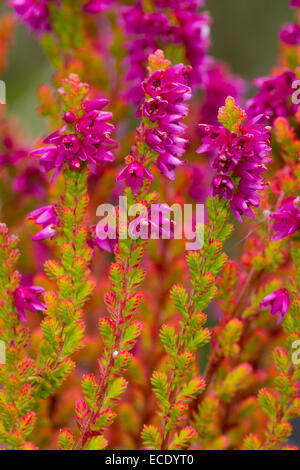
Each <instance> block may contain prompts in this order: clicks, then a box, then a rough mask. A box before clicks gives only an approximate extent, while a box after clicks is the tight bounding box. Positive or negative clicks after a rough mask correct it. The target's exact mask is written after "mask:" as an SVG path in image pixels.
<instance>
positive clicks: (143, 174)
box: [116, 162, 154, 196]
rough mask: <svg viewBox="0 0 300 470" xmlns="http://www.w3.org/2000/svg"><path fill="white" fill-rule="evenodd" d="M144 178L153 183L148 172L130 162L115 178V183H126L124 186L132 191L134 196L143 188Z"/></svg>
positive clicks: (138, 164)
mask: <svg viewBox="0 0 300 470" xmlns="http://www.w3.org/2000/svg"><path fill="white" fill-rule="evenodd" d="M144 178H146V179H147V180H149V181H153V179H154V178H153V176H152V174H151V173H150V171H149V170H148V169H147V168H146V167H145V166H143V165H141V163H139V162H132V163H130V164H129V165H127V166H126V167H125V168H124V169H123V170H122V171H121V172H120V173H119V174H118V176H117V178H116V181H117V182H119V181H126V185H127V186H129V188H131V189H132V192H133V194H134V195H135V196H136V195H137V193H138V192H139V190H140V189H141V188H142V187H143V186H144Z"/></svg>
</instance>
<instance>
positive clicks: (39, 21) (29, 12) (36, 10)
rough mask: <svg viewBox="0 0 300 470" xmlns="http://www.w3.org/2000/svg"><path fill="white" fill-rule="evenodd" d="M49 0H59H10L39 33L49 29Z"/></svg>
mask: <svg viewBox="0 0 300 470" xmlns="http://www.w3.org/2000/svg"><path fill="white" fill-rule="evenodd" d="M49 1H50V2H51V1H56V2H57V1H59V0H10V2H9V5H10V6H11V7H13V8H14V9H15V12H16V14H17V15H18V16H19V17H20V18H21V19H22V21H23V22H24V23H26V24H27V25H28V26H29V27H30V29H31V30H33V31H36V32H38V33H44V32H46V31H49V30H50V29H51V28H50V23H49V7H48V3H49Z"/></svg>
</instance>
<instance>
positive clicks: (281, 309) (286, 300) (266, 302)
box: [259, 289, 290, 323]
mask: <svg viewBox="0 0 300 470" xmlns="http://www.w3.org/2000/svg"><path fill="white" fill-rule="evenodd" d="M289 305H290V297H289V292H288V290H287V289H279V290H276V291H275V292H272V293H271V294H269V295H267V296H266V297H265V298H264V299H263V301H262V302H261V303H260V305H259V308H260V309H261V310H263V309H265V308H270V309H271V315H273V316H275V315H277V323H281V322H282V320H283V318H284V316H285V314H286V313H287V311H288V309H289Z"/></svg>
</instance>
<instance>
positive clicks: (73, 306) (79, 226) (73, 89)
mask: <svg viewBox="0 0 300 470" xmlns="http://www.w3.org/2000/svg"><path fill="white" fill-rule="evenodd" d="M86 93H87V86H86V85H84V84H81V83H80V82H79V80H78V77H76V76H74V75H71V76H70V78H69V79H66V80H64V81H63V89H62V90H61V96H62V99H63V102H64V105H65V109H64V112H65V114H64V119H65V120H68V121H71V122H73V124H74V123H75V121H76V125H77V124H78V125H80V126H82V130H83V131H85V130H86V129H87V128H88V131H87V134H88V135H90V132H94V126H97V122H96V121H97V116H98V111H97V106H98V105H97V103H98V101H97V102H96V104H95V102H92V104H91V102H90V101H87V100H86ZM101 105H102V103H101ZM90 106H91V107H90ZM78 109H84V111H83V112H82V117H83V120H82V121H80V119H79V120H76V119H73V116H75V113H76V110H78ZM95 109H96V116H95V115H94V113H93V111H94V110H95ZM90 111H91V113H92V115H93V116H92V119H91V120H90V121H89V119H88V118H87V115H86V114H88V113H89V112H90ZM94 118H95V119H94ZM100 126H101V124H100ZM97 132H98V131H97ZM56 134H57V135H58V133H56ZM57 138H58V139H60V137H57ZM61 164H62V162H61ZM63 176H64V190H63V193H62V194H61V197H60V200H59V202H58V204H55V205H50V206H46V207H43V208H40V209H37V210H36V211H34V212H33V213H31V214H30V216H29V217H30V218H32V219H33V220H34V221H35V223H36V224H41V225H42V227H43V230H42V231H41V232H39V233H38V234H37V235H36V236H35V237H34V238H35V239H37V240H42V239H44V238H45V237H47V236H51V237H53V236H54V235H56V237H55V243H56V247H57V250H58V258H57V261H56V260H49V261H47V262H46V263H45V271H46V274H47V276H48V277H49V279H50V280H51V281H53V291H52V290H51V291H49V292H47V293H46V295H45V301H46V304H47V314H46V318H45V319H44V320H43V322H42V325H41V329H42V333H43V339H42V342H41V346H40V353H39V356H38V359H37V370H36V376H37V377H38V383H37V385H36V387H37V391H36V393H37V395H38V396H39V397H42V398H46V397H47V396H48V395H49V394H50V393H52V392H53V391H55V390H56V389H57V388H58V387H59V386H60V385H61V384H62V382H63V381H64V380H65V378H66V377H67V376H68V375H69V374H70V373H71V372H72V370H73V368H74V366H75V364H74V362H73V361H72V360H71V357H72V355H73V354H74V352H76V351H78V350H80V349H81V348H82V347H83V344H82V338H83V332H84V323H83V310H82V307H83V306H84V304H85V302H86V301H87V299H88V298H89V296H90V295H91V293H92V291H93V289H94V282H93V280H92V279H91V276H90V271H89V265H90V263H91V260H92V257H93V249H92V248H91V247H90V246H89V244H88V241H89V240H88V237H89V235H90V227H89V223H88V222H89V221H88V218H87V214H86V211H87V206H88V203H89V197H88V191H87V178H88V167H87V166H85V167H83V168H79V169H76V170H74V169H71V168H70V167H69V165H68V166H66V167H64V168H63Z"/></svg>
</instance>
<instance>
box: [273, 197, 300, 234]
mask: <svg viewBox="0 0 300 470" xmlns="http://www.w3.org/2000/svg"><path fill="white" fill-rule="evenodd" d="M270 217H271V218H272V219H273V220H274V221H275V223H274V227H273V228H274V231H275V233H274V235H273V237H272V240H273V241H276V240H281V239H282V238H285V237H288V236H289V235H293V233H295V232H297V231H298V230H300V198H299V197H296V198H295V197H293V198H290V200H289V201H287V202H285V203H284V204H283V205H282V206H281V207H280V209H278V210H277V211H276V212H273V213H272V214H270Z"/></svg>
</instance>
